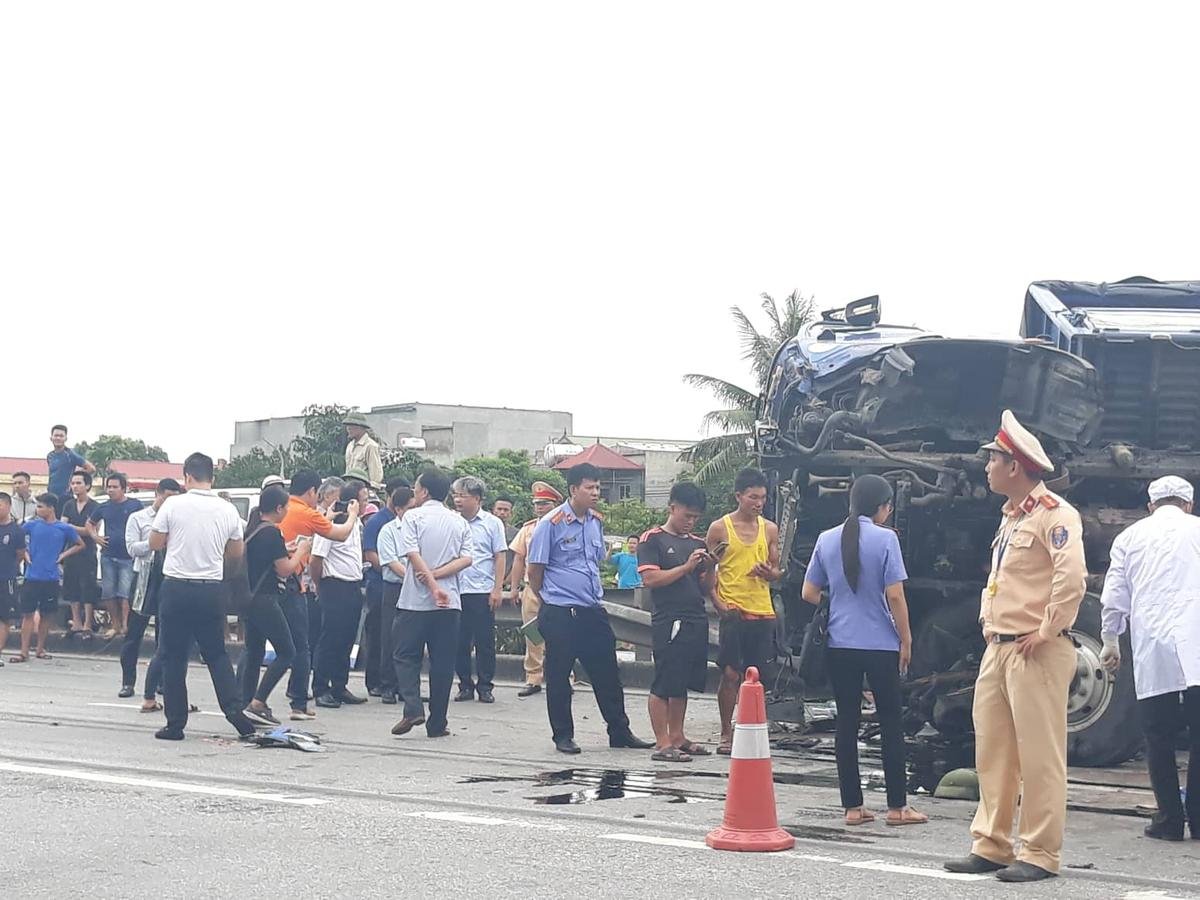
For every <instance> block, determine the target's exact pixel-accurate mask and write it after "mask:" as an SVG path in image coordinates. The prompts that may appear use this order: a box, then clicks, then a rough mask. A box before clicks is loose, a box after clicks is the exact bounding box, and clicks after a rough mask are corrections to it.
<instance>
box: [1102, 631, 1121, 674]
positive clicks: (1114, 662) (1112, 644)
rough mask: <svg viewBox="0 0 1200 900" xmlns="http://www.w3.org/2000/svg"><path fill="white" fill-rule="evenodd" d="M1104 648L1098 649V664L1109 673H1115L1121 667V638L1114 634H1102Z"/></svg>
mask: <svg viewBox="0 0 1200 900" xmlns="http://www.w3.org/2000/svg"><path fill="white" fill-rule="evenodd" d="M1100 637H1101V639H1102V640H1103V641H1104V649H1103V650H1101V651H1100V664H1101V665H1102V666H1104V669H1105V671H1106V672H1108V673H1109V674H1112V675H1115V674H1116V673H1117V670H1118V669H1120V668H1121V638H1120V637H1119V636H1117V635H1115V634H1102V635H1100Z"/></svg>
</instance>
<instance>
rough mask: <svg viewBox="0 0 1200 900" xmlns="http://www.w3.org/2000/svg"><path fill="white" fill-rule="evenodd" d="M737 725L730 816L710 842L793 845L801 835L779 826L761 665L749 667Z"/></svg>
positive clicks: (742, 846) (718, 845) (717, 846)
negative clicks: (789, 832)
mask: <svg viewBox="0 0 1200 900" xmlns="http://www.w3.org/2000/svg"><path fill="white" fill-rule="evenodd" d="M737 717H738V721H737V724H736V725H735V726H734V729H733V752H732V753H731V754H730V763H729V791H728V792H727V793H726V795H725V821H724V822H723V823H722V825H721V827H720V828H717V829H714V830H713V831H710V832H709V834H708V838H707V839H706V840H705V843H707V844H708V846H710V847H712V848H713V849H714V850H791V849H792V847H794V846H795V845H796V839H795V838H794V837H792V836H791V835H790V834H788V833H787V832H786V831H784V830H783V829H782V828H780V827H779V819H778V817H777V816H776V814H775V782H774V780H773V778H772V776H771V745H770V742H769V741H768V740H767V704H766V700H765V698H764V697H763V686H762V684H761V683H760V682H759V680H758V669H756V668H754V667H753V666H751V667H750V668H749V669H747V670H746V680H745V681H743V682H742V689H741V692H740V693H739V694H738V705H737Z"/></svg>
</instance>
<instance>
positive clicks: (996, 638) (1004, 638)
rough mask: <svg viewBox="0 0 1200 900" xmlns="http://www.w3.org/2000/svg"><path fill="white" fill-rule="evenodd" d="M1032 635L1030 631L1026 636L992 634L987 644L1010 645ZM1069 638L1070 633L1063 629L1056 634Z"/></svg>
mask: <svg viewBox="0 0 1200 900" xmlns="http://www.w3.org/2000/svg"><path fill="white" fill-rule="evenodd" d="M1033 633H1034V632H1032V631H1030V632H1028V633H1026V634H993V635H992V636H991V638H990V639H989V642H990V643H993V644H1011V643H1012V642H1013V641H1016V640H1020V639H1021V638H1023V637H1028V636H1029V635H1031V634H1033ZM1070 636H1071V632H1069V631H1067V630H1065V629H1064V630H1062V631H1060V632H1059V633H1058V637H1070Z"/></svg>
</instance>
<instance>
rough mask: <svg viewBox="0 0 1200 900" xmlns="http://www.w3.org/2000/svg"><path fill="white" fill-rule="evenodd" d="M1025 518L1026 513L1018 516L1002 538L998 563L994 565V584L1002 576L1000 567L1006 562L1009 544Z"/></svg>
mask: <svg viewBox="0 0 1200 900" xmlns="http://www.w3.org/2000/svg"><path fill="white" fill-rule="evenodd" d="M1024 518H1025V513H1024V512H1022V513H1021V515H1019V516H1017V519H1016V521H1015V522H1013V523H1012V525H1011V526H1010V527H1009V529H1008V531H1006V532H1005V533H1004V537H1003V538H1001V540H1000V543H999V544H998V545H997V546H996V561H995V562H994V563H993V564H992V580H993V582H994V581H995V580H996V579H997V578H998V577H999V576H1000V566H1001V564H1002V563H1003V562H1004V554H1005V553H1007V552H1008V544H1009V542H1010V541H1011V540H1012V536H1013V534H1014V533H1015V532H1016V530H1017V528H1018V527H1020V525H1021V521H1022V520H1023V519H1024Z"/></svg>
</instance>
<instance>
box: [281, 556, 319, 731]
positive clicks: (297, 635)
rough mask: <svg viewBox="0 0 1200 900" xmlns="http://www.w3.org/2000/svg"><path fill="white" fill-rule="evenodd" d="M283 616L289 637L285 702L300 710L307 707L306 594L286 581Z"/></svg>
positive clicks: (309, 658)
mask: <svg viewBox="0 0 1200 900" xmlns="http://www.w3.org/2000/svg"><path fill="white" fill-rule="evenodd" d="M280 608H281V609H282V610H283V617H284V618H285V619H286V620H287V626H288V633H289V634H290V635H291V638H292V649H293V650H294V651H295V655H294V656H293V657H292V674H291V677H290V678H288V686H287V695H288V703H290V704H291V707H292V709H298V710H303V709H305V708H306V707H307V706H308V681H309V675H310V674H311V673H312V653H311V651H310V650H309V643H308V636H309V624H310V623H309V615H308V597H307V595H306V594H302V593H301V592H300V587H299V585H296V584H294V583H293V579H289V580H288V586H287V593H286V594H284V597H283V602H282V603H281V604H280Z"/></svg>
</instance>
